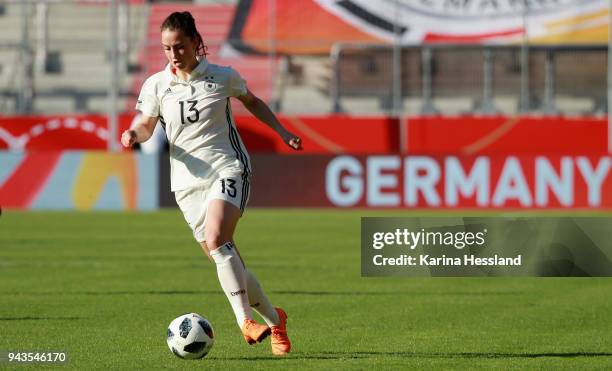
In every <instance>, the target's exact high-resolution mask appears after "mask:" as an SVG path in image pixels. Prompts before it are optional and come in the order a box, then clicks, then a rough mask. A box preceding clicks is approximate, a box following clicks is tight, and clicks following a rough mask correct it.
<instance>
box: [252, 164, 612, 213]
mask: <svg viewBox="0 0 612 371" xmlns="http://www.w3.org/2000/svg"><path fill="white" fill-rule="evenodd" d="M611 167H612V157H611V156H599V155H589V156H561V155H530V156H426V155H410V156H398V155H389V156H337V157H334V156H300V157H297V156H273V155H255V156H253V168H254V169H255V173H254V179H253V193H252V198H251V202H250V204H251V205H254V206H278V207H281V206H285V207H375V208H433V209H449V208H460V209H475V208H478V209H612V177H611V176H610V168H611ZM281 175H282V176H281ZM270 189H277V190H279V191H278V192H274V193H272V192H269V190H270Z"/></svg>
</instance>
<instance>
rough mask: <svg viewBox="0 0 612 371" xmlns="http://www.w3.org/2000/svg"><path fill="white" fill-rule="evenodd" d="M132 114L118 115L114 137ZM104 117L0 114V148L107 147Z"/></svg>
mask: <svg viewBox="0 0 612 371" xmlns="http://www.w3.org/2000/svg"><path fill="white" fill-rule="evenodd" d="M132 118H133V115H121V116H120V118H119V130H118V133H117V138H116V140H117V141H119V138H120V135H121V132H123V130H125V129H127V128H128V127H129V126H130V123H131V121H132ZM109 133H110V132H109V129H108V124H107V118H106V116H100V115H65V116H9V117H0V150H6V149H9V150H13V151H21V150H26V151H32V150H37V151H40V150H43V151H44V150H67V149H101V150H103V149H107V148H108V139H109V135H110V134H109Z"/></svg>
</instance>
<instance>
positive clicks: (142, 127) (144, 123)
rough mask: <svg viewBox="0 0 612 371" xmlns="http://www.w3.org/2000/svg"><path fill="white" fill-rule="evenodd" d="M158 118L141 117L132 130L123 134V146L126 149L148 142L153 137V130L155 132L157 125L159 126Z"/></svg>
mask: <svg viewBox="0 0 612 371" xmlns="http://www.w3.org/2000/svg"><path fill="white" fill-rule="evenodd" d="M157 119H158V117H151V116H146V115H141V116H140V119H139V120H138V122H137V123H136V124H135V125H134V126H133V127H132V128H131V129H128V130H126V131H124V132H123V134H121V144H123V146H124V147H126V148H129V147H131V146H133V145H134V143H142V142H146V141H147V140H148V139H149V138H151V135H153V130H155V125H156V124H157Z"/></svg>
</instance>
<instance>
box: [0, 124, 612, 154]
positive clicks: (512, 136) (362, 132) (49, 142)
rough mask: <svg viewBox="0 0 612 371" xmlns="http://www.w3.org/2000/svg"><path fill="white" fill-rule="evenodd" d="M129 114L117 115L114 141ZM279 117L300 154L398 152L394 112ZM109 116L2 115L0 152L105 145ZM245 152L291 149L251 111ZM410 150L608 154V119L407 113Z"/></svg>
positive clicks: (242, 130)
mask: <svg viewBox="0 0 612 371" xmlns="http://www.w3.org/2000/svg"><path fill="white" fill-rule="evenodd" d="M133 117H134V116H133V115H122V116H120V122H119V130H118V133H117V138H116V139H117V141H118V140H119V136H120V135H121V132H122V131H123V130H125V129H127V128H128V127H129V125H130V123H131V121H132V119H133ZM279 120H280V121H281V123H282V124H283V125H284V126H285V127H286V128H287V129H288V130H290V131H292V132H293V133H295V134H297V135H299V136H300V137H301V138H302V140H303V143H304V151H302V152H300V153H301V154H394V153H400V142H401V134H400V133H402V131H401V130H400V122H399V121H398V120H397V119H395V118H391V117H385V116H378V117H376V116H372V117H352V116H348V115H326V116H284V115H279ZM106 121H107V119H106V116H100V115H67V116H13V117H0V150H3V149H10V150H27V151H31V150H66V149H106V148H108V144H107V140H108V136H109V130H108V126H107V122H106ZM236 122H237V124H238V129H239V131H240V135H241V136H242V138H243V139H244V141H245V143H246V146H247V148H248V150H249V152H250V153H260V152H273V153H282V154H289V153H291V154H296V152H294V151H292V150H291V149H289V148H288V147H287V146H286V145H285V144H284V143H283V142H282V140H281V139H280V138H279V137H278V135H277V134H276V133H275V132H274V131H272V130H271V129H270V128H268V127H267V126H266V125H265V124H263V123H261V122H259V121H258V120H257V119H256V118H254V117H253V116H238V117H236ZM405 129H406V130H404V131H403V133H404V135H405V138H404V139H405V140H404V142H405V143H407V147H408V148H407V149H408V153H418V154H432V155H436V154H449V153H454V154H458V155H462V156H464V155H467V156H469V155H477V154H487V155H500V154H539V153H545V154H547V155H557V154H558V155H565V154H574V155H579V154H601V155H603V154H607V153H608V152H607V138H608V130H607V121H606V120H605V119H600V118H563V117H543V118H537V117H529V116H522V117H508V116H495V117H474V116H460V117H443V116H439V117H419V116H415V117H408V118H407V120H406V127H405Z"/></svg>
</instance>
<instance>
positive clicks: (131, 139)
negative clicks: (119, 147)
mask: <svg viewBox="0 0 612 371" xmlns="http://www.w3.org/2000/svg"><path fill="white" fill-rule="evenodd" d="M134 143H136V132H135V131H134V130H126V131H124V132H123V134H121V144H123V146H124V147H125V148H130V147H131V146H133V145H134Z"/></svg>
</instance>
